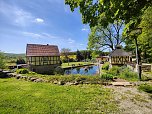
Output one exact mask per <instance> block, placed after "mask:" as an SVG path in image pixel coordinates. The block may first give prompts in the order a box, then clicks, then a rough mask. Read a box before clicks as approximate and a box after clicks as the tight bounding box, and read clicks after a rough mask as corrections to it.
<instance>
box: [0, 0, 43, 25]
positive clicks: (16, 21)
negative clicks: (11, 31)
mask: <svg viewBox="0 0 152 114" xmlns="http://www.w3.org/2000/svg"><path fill="white" fill-rule="evenodd" d="M0 15H1V16H4V17H5V18H6V20H8V22H9V23H10V24H13V25H17V26H29V25H30V23H33V22H37V23H43V22H44V20H43V19H41V18H36V17H35V16H34V15H33V14H32V13H30V12H27V11H25V10H23V9H21V8H19V7H17V6H14V5H10V4H6V3H4V2H0Z"/></svg>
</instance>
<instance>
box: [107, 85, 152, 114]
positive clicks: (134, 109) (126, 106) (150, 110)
mask: <svg viewBox="0 0 152 114" xmlns="http://www.w3.org/2000/svg"><path fill="white" fill-rule="evenodd" d="M106 88H111V89H113V94H114V97H115V100H116V101H117V102H118V106H119V107H120V114H152V97H150V95H149V94H147V93H144V92H139V91H138V90H137V87H135V86H134V87H133V86H132V87H122V86H106Z"/></svg>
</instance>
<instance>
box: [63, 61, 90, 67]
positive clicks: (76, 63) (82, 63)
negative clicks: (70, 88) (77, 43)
mask: <svg viewBox="0 0 152 114" xmlns="http://www.w3.org/2000/svg"><path fill="white" fill-rule="evenodd" d="M72 64H75V66H80V65H87V64H92V63H91V62H69V65H68V63H62V68H67V67H71V66H72ZM79 64H80V65H79Z"/></svg>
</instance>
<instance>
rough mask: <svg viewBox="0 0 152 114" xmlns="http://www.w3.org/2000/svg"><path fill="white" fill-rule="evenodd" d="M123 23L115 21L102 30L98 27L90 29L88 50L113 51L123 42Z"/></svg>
mask: <svg viewBox="0 0 152 114" xmlns="http://www.w3.org/2000/svg"><path fill="white" fill-rule="evenodd" d="M122 29H123V21H115V23H112V24H109V25H108V27H106V28H103V27H102V26H100V25H97V26H95V27H92V29H91V33H90V35H89V43H88V47H89V49H97V50H99V49H101V50H104V49H108V48H110V49H111V50H114V49H115V47H116V45H119V44H121V43H122V42H123V40H122V36H121V34H122V32H121V31H122Z"/></svg>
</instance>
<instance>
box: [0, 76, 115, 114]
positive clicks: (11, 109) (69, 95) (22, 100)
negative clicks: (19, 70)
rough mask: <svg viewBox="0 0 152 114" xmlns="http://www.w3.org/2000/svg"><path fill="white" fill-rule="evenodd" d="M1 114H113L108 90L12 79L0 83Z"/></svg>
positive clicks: (88, 86) (111, 98)
mask: <svg viewBox="0 0 152 114" xmlns="http://www.w3.org/2000/svg"><path fill="white" fill-rule="evenodd" d="M0 93H1V94H0V98H1V99H0V113H1V114H4V113H5V114H8V113H11V114H18V113H21V114H27V113H41V114H42V113H44V114H49V113H101V112H102V113H110V112H111V113H112V112H115V111H116V110H117V106H116V104H115V101H114V100H113V96H112V94H111V90H110V89H105V88H103V87H102V86H100V85H77V86H59V85H53V84H49V83H33V82H27V81H23V80H16V79H14V78H7V79H0Z"/></svg>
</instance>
